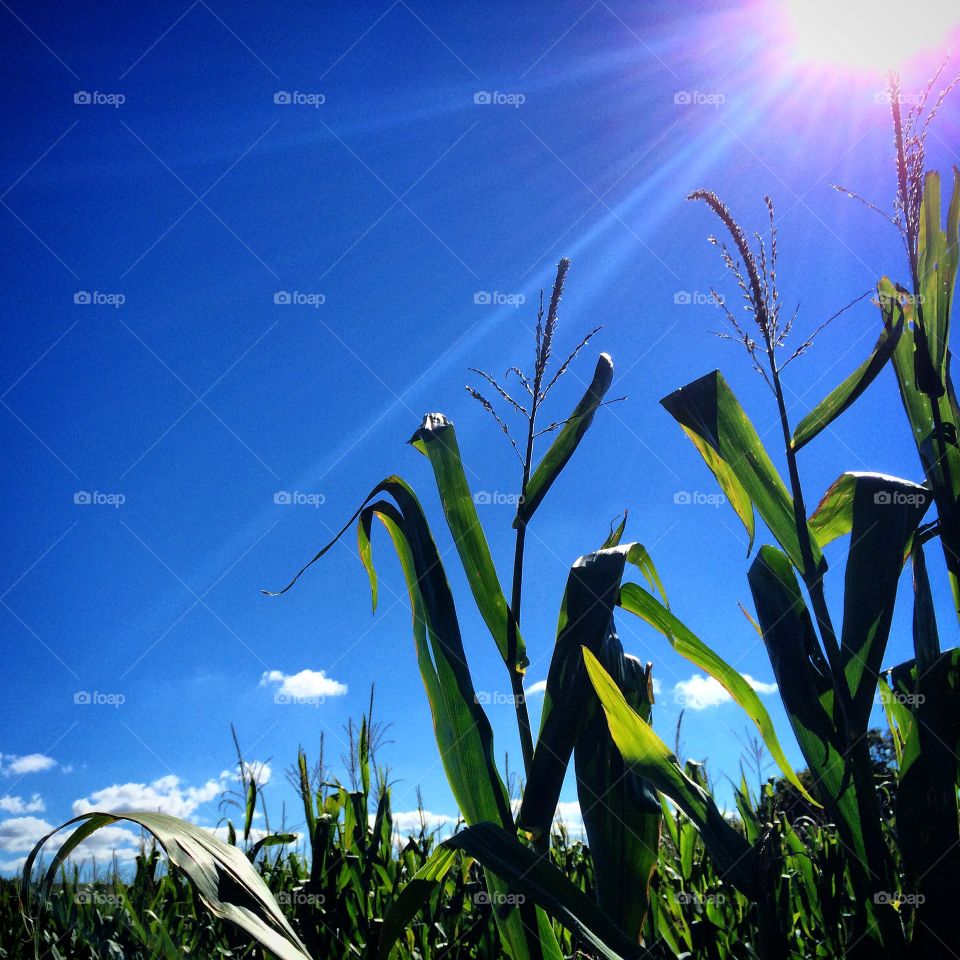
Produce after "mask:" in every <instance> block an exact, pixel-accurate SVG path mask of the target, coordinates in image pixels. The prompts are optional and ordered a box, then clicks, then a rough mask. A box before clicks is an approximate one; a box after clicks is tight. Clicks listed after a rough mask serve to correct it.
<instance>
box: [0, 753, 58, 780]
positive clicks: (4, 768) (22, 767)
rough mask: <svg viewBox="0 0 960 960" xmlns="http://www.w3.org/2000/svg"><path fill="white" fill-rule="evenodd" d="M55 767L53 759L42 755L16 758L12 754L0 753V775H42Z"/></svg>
mask: <svg viewBox="0 0 960 960" xmlns="http://www.w3.org/2000/svg"><path fill="white" fill-rule="evenodd" d="M56 765H57V761H56V760H54V759H53V757H48V756H46V755H44V754H42V753H28V754H26V755H24V756H16V755H15V754H12V753H0V773H2V774H3V775H4V776H8V777H9V776H18V775H20V776H22V775H23V774H25V773H42V772H43V771H44V770H52V769H53V768H54V767H55V766H56Z"/></svg>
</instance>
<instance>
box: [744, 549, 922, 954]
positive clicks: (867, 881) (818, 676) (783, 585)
mask: <svg viewBox="0 0 960 960" xmlns="http://www.w3.org/2000/svg"><path fill="white" fill-rule="evenodd" d="M748 578H749V581H750V590H751V592H752V593H753V598H754V603H755V604H756V608H757V619H758V620H759V622H760V626H761V629H762V630H763V640H764V643H765V645H766V647H767V653H768V654H769V656H770V663H771V665H772V666H773V671H774V674H775V676H776V678H777V685H778V687H779V691H780V697H781V699H782V700H783V705H784V707H785V708H786V710H787V714H788V716H789V717H790V723H791V725H792V726H793V731H794V734H795V735H796V738H797V742H798V743H799V745H800V749H801V750H802V751H803V755H804V757H805V758H806V761H807V766H808V767H809V769H810V771H811V773H812V775H813V777H814V782H815V783H816V785H817V789H818V792H819V793H820V796H821V799H822V800H823V801H824V805H825V806H826V807H827V810H828V812H829V813H830V814H831V816H832V817H833V818H834V820H835V823H836V826H837V831H838V834H839V837H840V839H841V841H842V842H843V844H844V846H845V847H846V849H847V851H849V854H850V856H848V857H847V859H846V864H847V869H848V870H849V874H850V878H851V882H852V885H853V888H854V892H855V897H856V902H857V905H858V915H857V919H858V924H859V927H858V930H861V931H862V932H858V934H857V936H858V937H861V938H862V943H863V944H864V946H863V950H864V951H865V954H864V955H865V956H870V955H871V953H870V951H871V950H872V951H876V950H877V949H879V945H880V944H883V943H885V944H886V945H887V946H888V947H889V948H890V949H893V950H897V949H898V948H900V947H901V946H902V945H903V930H902V928H901V926H900V924H899V920H898V919H897V918H896V917H895V916H893V915H891V914H890V913H889V912H885V911H884V910H883V908H882V907H878V906H877V905H876V904H875V902H874V900H873V896H874V893H875V892H876V891H877V889H878V885H880V886H879V889H887V887H885V886H882V885H883V884H890V885H892V884H893V883H894V877H893V865H892V862H891V859H890V853H889V850H888V848H887V846H886V843H885V840H884V837H883V834H882V832H881V828H880V818H879V810H878V804H877V801H876V794H875V787H874V782H873V769H872V767H871V765H870V760H869V753H868V751H867V749H866V741H865V739H864V735H865V734H866V725H864V726H863V728H862V732H860V731H859V728H856V729H858V732H859V736H857V735H855V734H853V733H848V732H847V731H848V730H849V729H850V728H849V726H848V719H847V718H845V717H844V714H843V710H842V707H841V704H840V702H839V701H838V696H837V691H836V688H835V687H834V676H833V673H832V671H831V670H830V667H829V665H828V664H827V661H826V658H825V657H824V656H823V652H822V651H821V650H820V647H819V644H818V642H817V637H816V634H815V632H814V628H813V620H812V618H811V616H810V612H809V610H808V609H807V606H806V604H805V602H804V600H803V597H802V595H801V593H800V589H799V586H798V584H797V578H796V575H795V573H794V570H793V568H792V566H791V564H790V561H789V559H788V558H787V557H786V556H785V555H784V554H783V553H781V552H780V551H779V550H777V549H776V548H774V547H771V546H764V547H762V548H761V549H760V551H759V553H758V554H757V558H756V560H755V561H754V562H753V565H752V566H751V567H750V572H749V577H748Z"/></svg>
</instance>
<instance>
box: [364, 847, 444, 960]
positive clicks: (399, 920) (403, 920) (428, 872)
mask: <svg viewBox="0 0 960 960" xmlns="http://www.w3.org/2000/svg"><path fill="white" fill-rule="evenodd" d="M456 859H457V851H456V850H454V849H452V848H451V847H444V846H440V847H438V848H437V849H436V850H434V852H433V853H432V854H431V855H430V856H429V857H428V859H427V861H426V862H425V863H424V864H423V866H422V867H421V868H420V869H419V870H418V871H417V872H416V873H415V874H414V875H413V876H412V877H411V878H410V880H409V881H408V882H407V884H406V885H405V886H404V888H403V889H402V890H401V891H400V893H399V895H398V896H397V898H396V899H395V900H394V901H393V903H391V904H390V909H389V910H387V912H386V914H385V915H384V918H383V924H382V926H381V927H380V939H379V943H378V947H377V957H378V958H379V960H387V958H388V957H389V956H390V951H391V950H392V949H393V946H394V944H395V943H396V942H397V940H398V939H399V938H400V937H401V936H402V935H403V931H404V929H405V928H406V926H407V924H408V923H410V921H411V920H413V918H414V917H415V916H416V915H417V913H418V912H419V911H420V910H421V909H422V908H423V906H424V905H425V904H426V902H427V901H428V900H429V899H430V897H431V896H432V895H433V894H434V893H436V891H437V889H438V887H439V886H440V884H441V882H442V881H443V879H444V877H446V875H447V873H448V872H449V870H450V868H451V867H452V866H453V864H454V862H455V861H456Z"/></svg>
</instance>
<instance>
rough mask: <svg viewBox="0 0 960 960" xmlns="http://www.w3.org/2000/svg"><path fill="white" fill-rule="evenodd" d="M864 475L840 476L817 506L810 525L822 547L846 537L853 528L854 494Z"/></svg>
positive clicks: (854, 473) (848, 474)
mask: <svg viewBox="0 0 960 960" xmlns="http://www.w3.org/2000/svg"><path fill="white" fill-rule="evenodd" d="M863 475H864V474H859V473H856V472H850V473H842V474H840V476H839V477H837V479H836V480H834V481H833V483H832V484H830V486H829V487H828V488H827V492H826V493H825V494H824V495H823V499H822V500H821V501H820V503H819V504H817V509H816V510H814V512H813V515H812V516H811V517H810V521H809V523H810V529H811V530H812V531H813V534H814V536H815V537H816V538H817V542H818V543H819V544H820V546H821V547H825V546H827V544H829V543H832V542H833V541H834V540H836V539H837V538H838V537H844V536H846V535H847V534H848V533H849V532H850V531H851V529H852V528H853V494H854V492H855V490H856V488H857V477H859V476H863Z"/></svg>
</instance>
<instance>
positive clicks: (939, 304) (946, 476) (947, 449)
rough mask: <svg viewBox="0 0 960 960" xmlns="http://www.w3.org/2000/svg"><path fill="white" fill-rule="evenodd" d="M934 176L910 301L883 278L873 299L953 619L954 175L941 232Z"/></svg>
mask: <svg viewBox="0 0 960 960" xmlns="http://www.w3.org/2000/svg"><path fill="white" fill-rule="evenodd" d="M940 205H941V191H940V177H939V175H938V174H936V173H932V172H931V173H928V174H927V176H926V180H925V188H924V196H923V204H922V207H921V223H920V233H919V243H918V251H917V253H918V258H917V259H918V263H917V266H918V275H919V288H918V289H917V290H916V291H914V293H915V294H918V295H919V300H918V299H917V297H915V296H913V295H912V294H909V293H908V292H907V291H905V290H903V289H902V288H900V287H898V286H896V285H895V284H893V283H891V282H890V280H889V279H887V278H886V277H884V278H883V279H882V280H881V281H880V283H879V285H878V288H877V290H878V301H879V305H880V309H881V311H882V313H883V315H884V320H885V322H890V318H891V317H896V316H897V315H898V314H902V315H903V316H904V318H905V327H904V333H903V336H902V337H901V338H900V342H899V343H898V345H897V348H896V350H895V351H894V354H893V364H894V369H895V371H896V375H897V383H898V386H899V388H900V397H901V400H902V401H903V406H904V409H905V411H906V413H907V419H908V420H909V422H910V427H911V430H912V433H913V439H914V442H915V443H916V446H917V452H918V453H919V455H920V460H921V463H922V464H923V469H924V474H925V475H926V478H927V482H928V484H929V486H930V489H931V491H932V493H933V496H934V501H935V502H936V504H937V514H938V520H939V524H940V540H941V543H942V545H943V552H944V558H945V560H946V563H947V571H948V574H949V577H950V586H951V589H952V592H953V600H954V605H955V607H956V609H957V614H958V616H960V446H958V444H957V443H956V441H955V437H954V436H953V434H954V432H955V430H956V425H957V424H958V423H960V405H958V403H957V397H956V393H955V391H954V387H953V383H952V381H951V375H950V352H949V342H950V324H951V312H952V306H953V297H954V291H955V288H956V283H957V267H958V260H960V171H958V170H957V168H954V177H953V192H952V195H951V200H950V205H949V209H948V211H947V218H946V223H945V227H942V226H941V219H940V217H941V211H940Z"/></svg>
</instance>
